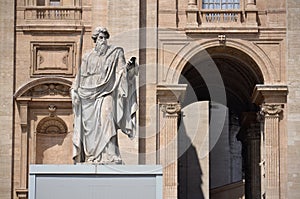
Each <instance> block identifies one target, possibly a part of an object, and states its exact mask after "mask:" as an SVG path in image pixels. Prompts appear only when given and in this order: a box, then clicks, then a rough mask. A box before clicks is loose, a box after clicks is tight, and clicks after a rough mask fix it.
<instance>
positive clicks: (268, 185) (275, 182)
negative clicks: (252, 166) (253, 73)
mask: <svg viewBox="0 0 300 199" xmlns="http://www.w3.org/2000/svg"><path fill="white" fill-rule="evenodd" d="M281 113H282V105H280V104H263V105H262V107H261V114H262V115H263V118H264V133H265V143H264V153H265V154H264V156H265V161H264V164H265V165H264V166H265V191H266V198H270V199H271V198H272V199H277V198H278V199H279V198H280V183H279V179H280V172H279V171H280V143H279V139H280V135H279V120H280V117H281V116H280V115H281Z"/></svg>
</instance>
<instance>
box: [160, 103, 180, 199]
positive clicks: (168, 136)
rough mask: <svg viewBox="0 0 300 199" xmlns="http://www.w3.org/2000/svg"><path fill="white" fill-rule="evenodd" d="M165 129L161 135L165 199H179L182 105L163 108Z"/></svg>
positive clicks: (167, 105) (169, 104)
mask: <svg viewBox="0 0 300 199" xmlns="http://www.w3.org/2000/svg"><path fill="white" fill-rule="evenodd" d="M161 110H162V112H163V120H164V127H163V129H162V132H161V134H160V147H161V150H160V152H161V153H162V154H161V156H160V161H161V164H163V166H164V198H165V199H177V184H178V183H177V157H178V150H177V148H178V147H177V143H178V141H177V137H178V136H177V121H178V114H179V112H180V110H181V107H180V104H178V103H168V104H163V105H162V106H161Z"/></svg>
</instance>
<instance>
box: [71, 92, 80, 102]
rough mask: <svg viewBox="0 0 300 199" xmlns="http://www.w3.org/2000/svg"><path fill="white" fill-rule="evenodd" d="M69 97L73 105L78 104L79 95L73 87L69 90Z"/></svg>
mask: <svg viewBox="0 0 300 199" xmlns="http://www.w3.org/2000/svg"><path fill="white" fill-rule="evenodd" d="M71 99H72V103H73V104H74V105H78V104H79V103H80V97H79V95H78V93H77V92H76V91H75V90H74V89H72V90H71Z"/></svg>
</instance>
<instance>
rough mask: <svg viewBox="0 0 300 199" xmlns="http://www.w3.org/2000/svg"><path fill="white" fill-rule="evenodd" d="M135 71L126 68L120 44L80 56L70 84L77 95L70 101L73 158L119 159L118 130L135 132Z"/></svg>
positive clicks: (117, 160) (113, 161)
mask: <svg viewBox="0 0 300 199" xmlns="http://www.w3.org/2000/svg"><path fill="white" fill-rule="evenodd" d="M136 73H137V71H136V69H135V68H134V69H131V70H129V71H127V69H126V62H125V58H124V52H123V49H122V48H120V47H113V46H108V49H107V51H106V53H105V54H104V55H99V54H98V52H96V51H95V50H92V51H91V52H89V53H87V54H85V55H84V56H83V60H82V64H81V68H80V71H79V72H78V74H77V76H76V79H75V82H74V84H73V88H78V89H76V90H77V93H78V95H79V97H80V103H79V104H77V105H76V104H74V103H73V112H74V135H73V146H74V149H73V159H74V160H75V162H96V163H104V164H109V163H115V162H116V163H120V161H121V159H120V154H119V150H118V144H117V139H116V138H117V130H118V129H121V131H122V132H123V133H125V134H127V135H128V136H129V137H133V136H134V134H135V127H136V126H135V125H136V111H137V103H136V85H135V74H136ZM78 78H79V79H78ZM75 92H76V91H75Z"/></svg>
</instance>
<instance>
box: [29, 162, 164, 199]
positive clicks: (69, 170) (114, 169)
mask: <svg viewBox="0 0 300 199" xmlns="http://www.w3.org/2000/svg"><path fill="white" fill-rule="evenodd" d="M29 170H30V171H29V175H30V176H29V199H38V198H43V199H50V198H56V199H63V198H72V199H82V198H89V199H96V198H97V199H98V198H103V199H120V198H130V199H140V198H144V199H145V198H146V199H162V167H161V166H160V165H87V164H81V165H31V166H30V169H29Z"/></svg>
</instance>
